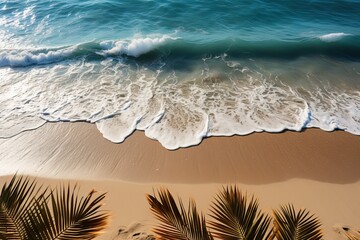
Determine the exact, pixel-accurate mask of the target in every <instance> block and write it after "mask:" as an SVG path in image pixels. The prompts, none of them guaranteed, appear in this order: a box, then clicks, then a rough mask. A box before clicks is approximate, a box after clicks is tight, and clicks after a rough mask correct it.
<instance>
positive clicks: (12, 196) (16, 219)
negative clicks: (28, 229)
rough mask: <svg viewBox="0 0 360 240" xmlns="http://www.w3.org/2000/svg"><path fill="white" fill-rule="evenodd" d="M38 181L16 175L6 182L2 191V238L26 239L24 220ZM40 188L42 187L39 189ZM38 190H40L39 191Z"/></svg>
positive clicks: (0, 219)
mask: <svg viewBox="0 0 360 240" xmlns="http://www.w3.org/2000/svg"><path fill="white" fill-rule="evenodd" d="M35 187H36V182H35V180H34V181H31V182H30V180H29V179H28V178H23V177H22V176H20V177H19V178H17V175H14V176H13V178H12V179H11V180H10V182H9V184H7V183H5V184H4V185H3V187H2V190H1V193H0V235H1V236H2V239H3V238H4V239H24V238H25V228H24V226H23V224H22V220H23V219H24V218H25V217H26V211H27V207H28V206H29V205H31V204H32V199H33V198H34V196H36V195H37V192H35ZM39 190H40V189H39ZM39 190H38V191H39Z"/></svg>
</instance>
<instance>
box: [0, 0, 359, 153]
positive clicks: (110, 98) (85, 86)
mask: <svg viewBox="0 0 360 240" xmlns="http://www.w3.org/2000/svg"><path fill="white" fill-rule="evenodd" d="M0 9H1V10H0V106H2V111H1V112H0V137H2V138H6V137H11V136H13V135H16V134H18V133H19V132H21V131H24V130H28V129H34V128H37V127H38V126H41V125H42V124H43V123H44V122H46V121H87V122H91V123H95V124H96V125H97V127H98V129H99V130H100V131H101V132H102V133H103V135H104V137H105V138H107V139H109V140H111V141H113V142H122V141H123V140H124V139H125V138H126V137H127V136H128V135H129V134H131V133H132V132H133V131H134V130H135V129H139V130H144V131H145V134H146V135H147V136H148V137H150V138H153V139H157V140H158V141H160V143H161V144H162V145H163V146H164V147H166V148H168V149H176V148H178V147H186V146H190V145H194V144H198V143H199V142H201V140H202V139H203V138H204V137H207V136H221V135H226V136H227V135H234V134H239V135H245V134H249V133H251V132H254V131H255V132H258V131H269V132H279V131H283V130H284V129H290V130H296V131H300V130H302V129H303V128H308V127H318V128H321V129H323V130H326V131H331V130H334V129H343V130H345V131H348V132H350V133H352V134H356V135H359V134H360V63H359V59H360V28H359V22H360V16H359V14H358V12H360V3H359V2H358V1H336V3H334V2H333V1H310V0H308V1H306V2H302V3H295V2H289V1H213V2H211V3H209V2H205V1H197V2H195V3H193V2H192V3H190V2H188V1H178V2H173V1H121V3H120V2H118V1H110V0H109V1H95V0H89V1H71V2H69V1H56V2H54V1H5V2H4V1H3V2H1V3H0ZM189 19H190V20H191V21H189Z"/></svg>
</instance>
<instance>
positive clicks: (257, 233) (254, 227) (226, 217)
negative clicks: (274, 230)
mask: <svg viewBox="0 0 360 240" xmlns="http://www.w3.org/2000/svg"><path fill="white" fill-rule="evenodd" d="M258 206H259V204H258V201H257V200H256V199H254V197H251V199H250V201H248V197H247V196H246V195H243V194H242V193H241V191H239V190H238V188H237V187H236V186H235V187H232V186H230V187H226V188H224V189H223V191H222V192H220V193H219V194H218V195H217V197H216V198H215V201H213V205H212V206H211V213H212V214H211V216H212V217H213V218H214V220H215V221H211V222H209V223H210V225H211V229H212V230H213V231H214V233H213V234H214V236H215V237H217V238H220V239H229V240H235V239H241V240H258V239H259V240H260V239H261V240H262V239H268V237H269V235H270V233H268V227H269V224H270V217H269V216H267V215H265V214H264V213H261V212H260V211H259V210H258Z"/></svg>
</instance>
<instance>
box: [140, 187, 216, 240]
mask: <svg viewBox="0 0 360 240" xmlns="http://www.w3.org/2000/svg"><path fill="white" fill-rule="evenodd" d="M147 200H148V202H149V204H150V206H151V211H152V212H153V214H154V215H155V217H156V218H157V219H158V220H159V221H160V222H161V224H160V225H159V226H157V227H156V228H155V229H154V232H155V234H157V235H158V236H159V239H166V240H212V239H213V238H212V236H211V234H210V232H209V231H208V230H207V228H206V221H205V217H204V215H202V214H199V213H198V211H197V209H196V205H195V202H194V201H190V202H189V207H188V210H187V211H186V210H185V207H184V205H183V203H182V201H181V199H179V207H178V205H177V204H176V202H175V200H174V198H173V196H172V195H171V193H170V192H169V190H167V189H160V190H159V191H158V197H157V196H156V195H155V194H154V196H152V195H147ZM179 208H180V209H179Z"/></svg>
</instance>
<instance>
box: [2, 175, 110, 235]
mask: <svg viewBox="0 0 360 240" xmlns="http://www.w3.org/2000/svg"><path fill="white" fill-rule="evenodd" d="M35 189H36V182H35V181H32V182H31V183H29V180H28V178H25V179H23V177H20V178H19V179H16V176H14V177H13V179H12V180H11V181H10V183H9V185H6V184H5V185H4V187H3V190H2V192H1V195H0V205H1V208H0V214H1V215H0V238H1V239H39V240H48V239H62V240H68V239H69V240H70V239H92V238H94V237H95V236H97V235H98V233H99V232H100V231H101V230H102V229H104V227H105V226H106V224H107V218H108V215H107V214H106V213H102V212H100V211H99V208H100V207H101V201H102V200H103V199H104V197H105V194H101V195H100V196H98V197H96V198H95V199H94V198H93V195H94V193H95V192H94V191H91V192H90V193H89V194H88V195H87V196H86V197H81V198H80V199H79V198H78V195H77V191H76V187H74V188H73V189H72V190H70V186H68V187H61V188H60V189H59V190H54V191H50V192H48V191H47V190H45V191H44V192H42V193H41V194H38V192H39V191H37V192H36V191H35Z"/></svg>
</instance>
